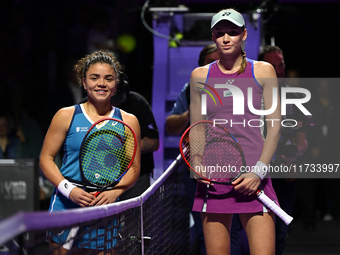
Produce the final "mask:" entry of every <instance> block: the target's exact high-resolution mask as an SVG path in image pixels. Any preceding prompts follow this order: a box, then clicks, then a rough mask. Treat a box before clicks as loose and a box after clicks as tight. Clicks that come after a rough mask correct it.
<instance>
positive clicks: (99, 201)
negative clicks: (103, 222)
mask: <svg viewBox="0 0 340 255" xmlns="http://www.w3.org/2000/svg"><path fill="white" fill-rule="evenodd" d="M95 193H96V192H91V194H93V195H94V194H95ZM119 196H120V194H119V192H118V190H115V189H113V190H107V191H103V192H101V193H100V194H99V195H98V196H97V197H96V198H95V199H94V200H93V201H92V203H91V204H90V206H98V205H107V204H111V203H114V202H116V201H117V199H118V197H119Z"/></svg>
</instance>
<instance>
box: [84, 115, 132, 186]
mask: <svg viewBox="0 0 340 255" xmlns="http://www.w3.org/2000/svg"><path fill="white" fill-rule="evenodd" d="M134 152H135V138H134V134H133V132H132V131H131V130H130V129H129V128H128V127H126V126H125V125H123V124H122V123H118V124H116V125H112V121H111V122H107V123H105V125H101V126H100V128H99V129H98V128H93V129H92V130H91V132H90V133H89V134H88V137H87V138H86V140H85V142H84V144H83V148H82V151H81V155H80V156H81V165H82V171H83V174H84V177H85V178H86V179H87V180H88V181H89V182H91V183H93V184H96V185H99V186H106V185H108V184H110V183H112V182H114V181H115V180H117V179H118V178H119V177H120V176H121V175H122V174H123V173H124V172H125V171H126V169H128V168H129V166H130V164H131V163H132V158H133V155H134Z"/></svg>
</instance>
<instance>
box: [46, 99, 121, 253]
mask: <svg viewBox="0 0 340 255" xmlns="http://www.w3.org/2000/svg"><path fill="white" fill-rule="evenodd" d="M74 107H75V111H74V114H73V117H72V121H71V124H70V127H69V129H68V131H67V135H66V139H65V142H64V149H63V150H64V156H63V160H62V166H61V168H60V172H61V174H62V175H63V176H64V177H65V178H66V179H68V180H69V181H70V182H72V183H74V184H75V185H76V186H79V185H80V184H81V173H80V167H79V151H80V147H81V143H82V141H83V138H84V136H85V134H86V132H87V131H88V130H89V129H90V127H91V126H92V124H94V121H92V120H91V119H90V117H89V116H88V115H87V113H86V111H85V110H84V105H83V104H80V105H75V106H74ZM109 117H111V118H116V119H119V120H123V119H122V114H121V112H120V109H119V108H117V107H112V111H111V113H110V115H109ZM74 208H80V206H79V205H77V204H75V203H73V202H72V201H71V200H70V199H68V198H66V197H64V196H63V195H62V194H61V193H60V192H59V191H58V189H54V191H53V194H52V197H51V202H50V208H49V211H50V212H56V211H63V210H68V209H74ZM113 224H114V223H113ZM69 232H70V229H67V230H64V231H61V232H60V233H58V234H56V235H52V234H51V233H49V234H50V235H51V237H52V240H53V241H54V242H56V243H64V242H65V241H66V240H68V239H67V237H68V235H69ZM97 234H98V236H100V235H101V236H102V237H101V239H102V240H101V239H100V238H99V239H98V238H96V241H93V242H91V243H89V245H85V246H84V245H83V244H82V243H88V240H89V239H92V238H93V237H95V236H97ZM103 234H104V229H98V233H96V232H95V231H92V232H90V233H89V234H86V235H85V236H84V238H83V240H79V241H76V242H74V244H73V246H74V247H82V248H86V249H98V248H97V247H98V246H102V244H103V242H104V236H103ZM107 239H108V240H110V239H112V237H110V238H109V237H107ZM115 244H116V241H115V240H113V241H112V242H111V243H108V244H107V248H111V247H112V246H114V245H115ZM64 248H66V249H67V248H68V247H67V246H64Z"/></svg>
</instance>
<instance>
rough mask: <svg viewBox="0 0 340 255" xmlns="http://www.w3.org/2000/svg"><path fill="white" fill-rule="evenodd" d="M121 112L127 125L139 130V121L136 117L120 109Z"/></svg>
mask: <svg viewBox="0 0 340 255" xmlns="http://www.w3.org/2000/svg"><path fill="white" fill-rule="evenodd" d="M120 112H121V114H122V119H123V121H124V122H125V123H127V124H128V125H130V126H131V127H132V128H136V127H138V128H139V121H138V119H137V117H136V116H135V115H133V114H131V113H128V112H126V111H124V110H122V109H120Z"/></svg>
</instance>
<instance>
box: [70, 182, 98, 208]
mask: <svg viewBox="0 0 340 255" xmlns="http://www.w3.org/2000/svg"><path fill="white" fill-rule="evenodd" d="M94 199H95V196H94V195H92V194H90V193H88V192H86V191H84V190H82V189H81V188H78V187H76V188H74V189H73V190H72V191H71V193H70V200H71V201H72V202H74V203H76V204H77V205H79V206H81V207H88V206H90V204H91V202H92V201H93V200H94Z"/></svg>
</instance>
